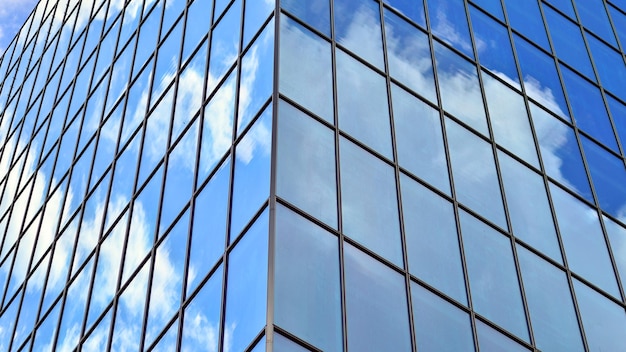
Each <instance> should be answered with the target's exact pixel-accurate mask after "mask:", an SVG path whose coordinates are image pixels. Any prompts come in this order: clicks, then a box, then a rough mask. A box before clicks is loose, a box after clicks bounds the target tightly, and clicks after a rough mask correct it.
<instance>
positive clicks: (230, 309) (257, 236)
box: [222, 211, 268, 351]
mask: <svg viewBox="0 0 626 352" xmlns="http://www.w3.org/2000/svg"><path fill="white" fill-rule="evenodd" d="M267 231H268V216H267V211H265V212H264V213H263V214H261V216H260V217H259V218H258V219H257V220H256V222H255V223H254V224H253V225H252V227H250V228H249V229H248V231H247V232H246V234H245V235H244V237H243V238H242V239H241V241H239V243H237V245H236V246H235V248H234V249H233V250H232V251H231V253H230V254H229V258H228V281H227V284H228V286H227V287H228V289H227V290H226V317H225V319H224V334H225V335H227V336H229V338H228V339H224V342H223V344H226V343H228V344H229V345H228V347H230V348H226V349H229V350H232V351H243V350H244V349H245V348H246V347H247V346H248V345H250V343H252V340H253V339H254V337H255V336H256V335H257V334H258V333H259V332H260V331H261V329H262V328H263V326H264V325H265V310H266V304H267V238H268V235H267ZM225 347H226V346H224V345H222V348H225Z"/></svg>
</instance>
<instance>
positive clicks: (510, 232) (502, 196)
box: [464, 1, 536, 346]
mask: <svg viewBox="0 0 626 352" xmlns="http://www.w3.org/2000/svg"><path fill="white" fill-rule="evenodd" d="M464 4H465V13H466V17H467V22H468V25H469V28H470V31H469V32H470V38H471V41H472V43H475V42H476V40H475V38H474V31H473V29H472V20H471V17H470V15H469V9H468V8H467V6H468V5H467V1H464ZM503 11H504V9H503ZM472 49H473V52H474V57H475V59H476V64H477V66H476V68H477V74H478V82H479V85H480V91H481V95H482V99H483V109H484V110H485V117H486V120H487V129H488V130H489V135H490V138H489V139H490V144H491V150H492V154H493V160H494V164H495V167H496V176H497V178H498V184H499V185H498V186H499V189H500V199H501V202H502V209H503V210H504V216H505V219H506V225H507V229H506V230H507V232H508V236H507V237H508V239H509V242H510V245H511V250H512V254H513V262H514V264H515V271H516V273H517V279H518V285H519V287H518V288H519V292H520V297H521V299H522V305H523V307H524V315H525V318H526V327H527V329H528V337H529V342H530V344H531V345H533V346H534V345H536V342H535V336H534V331H533V327H532V321H531V319H530V309H529V307H528V301H527V299H526V290H525V288H524V279H523V277H522V272H521V268H520V263H519V258H518V255H517V247H516V245H515V235H514V234H513V225H512V224H511V216H510V213H509V209H508V204H507V201H506V193H505V190H504V180H503V178H502V171H501V169H500V162H499V160H498V150H497V147H496V141H495V135H494V131H493V126H492V124H491V117H490V112H489V108H488V106H487V94H486V92H485V86H484V82H483V79H482V74H483V72H482V70H481V69H480V59H479V56H478V50H477V48H476V45H472Z"/></svg>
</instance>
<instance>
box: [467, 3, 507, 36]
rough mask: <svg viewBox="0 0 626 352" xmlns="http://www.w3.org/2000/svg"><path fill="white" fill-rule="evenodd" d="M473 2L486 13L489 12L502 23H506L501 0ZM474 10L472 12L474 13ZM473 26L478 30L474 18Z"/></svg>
mask: <svg viewBox="0 0 626 352" xmlns="http://www.w3.org/2000/svg"><path fill="white" fill-rule="evenodd" d="M473 2H474V3H475V4H476V5H478V6H480V7H481V8H482V9H483V10H484V11H487V12H489V13H490V14H492V15H493V16H495V17H497V18H498V19H499V20H500V21H502V22H504V11H503V10H502V4H501V3H500V0H473ZM472 11H473V10H470V12H472ZM472 26H473V27H474V30H476V24H475V23H474V19H473V18H472Z"/></svg>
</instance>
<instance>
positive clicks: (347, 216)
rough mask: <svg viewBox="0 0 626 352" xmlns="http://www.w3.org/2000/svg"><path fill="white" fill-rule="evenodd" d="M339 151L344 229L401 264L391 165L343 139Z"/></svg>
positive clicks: (365, 244)
mask: <svg viewBox="0 0 626 352" xmlns="http://www.w3.org/2000/svg"><path fill="white" fill-rule="evenodd" d="M340 151H341V164H340V165H341V210H342V214H343V231H344V232H345V234H346V235H347V236H349V237H350V238H353V239H354V240H356V241H358V242H360V243H361V244H363V245H364V246H366V247H368V248H370V249H371V250H373V251H374V252H376V253H378V254H380V255H381V256H383V257H384V258H386V259H387V260H390V261H391V262H393V263H394V264H396V265H398V266H400V267H401V266H402V245H401V240H400V224H399V215H398V201H397V197H396V180H395V172H394V169H393V168H392V167H391V166H389V165H387V164H385V163H384V162H382V161H381V160H380V159H378V158H376V157H374V156H373V155H371V154H370V153H368V152H366V151H365V150H363V149H361V148H359V147H357V146H356V145H354V144H353V143H351V142H349V141H348V140H346V139H341V142H340Z"/></svg>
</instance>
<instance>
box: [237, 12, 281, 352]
mask: <svg viewBox="0 0 626 352" xmlns="http://www.w3.org/2000/svg"><path fill="white" fill-rule="evenodd" d="M248 1H255V0H246V1H245V3H244V17H245V8H246V6H245V5H247V2H248ZM272 16H273V17H274V48H273V49H274V54H273V56H274V57H273V67H272V70H273V77H272V79H273V81H272V98H271V100H272V103H271V104H272V133H271V137H270V138H271V151H270V155H271V156H270V187H269V193H270V194H269V228H268V241H267V248H268V251H267V292H266V313H265V319H266V320H265V328H264V331H265V350H266V351H267V352H273V351H274V323H275V317H274V311H275V306H274V303H275V289H276V228H277V221H278V220H277V219H276V218H277V216H278V213H277V211H276V208H277V206H276V189H277V188H278V185H277V184H276V183H277V182H278V176H277V174H278V166H277V164H278V123H279V120H278V114H279V107H280V102H279V101H280V100H279V99H280V98H279V94H280V93H279V89H280V84H279V83H280V81H279V80H280V16H281V15H280V0H275V2H274V11H273V13H272V15H271V16H270V18H271V17H272ZM244 24H245V23H244ZM264 28H265V25H263V26H261V28H260V29H259V30H258V32H257V35H260V33H261V32H262V31H263V30H264ZM242 29H243V28H242ZM241 37H242V42H243V32H242V35H241ZM255 37H256V36H255ZM254 40H256V39H254V38H253V39H252V40H250V43H249V44H248V45H249V47H251V46H252V44H253V43H254ZM242 45H243V44H242Z"/></svg>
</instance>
